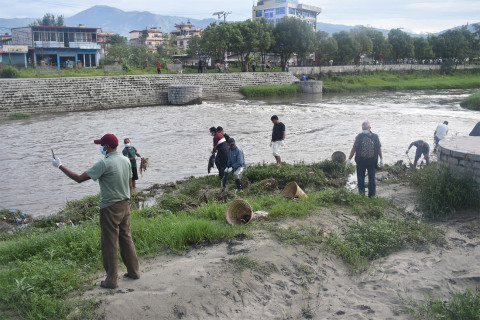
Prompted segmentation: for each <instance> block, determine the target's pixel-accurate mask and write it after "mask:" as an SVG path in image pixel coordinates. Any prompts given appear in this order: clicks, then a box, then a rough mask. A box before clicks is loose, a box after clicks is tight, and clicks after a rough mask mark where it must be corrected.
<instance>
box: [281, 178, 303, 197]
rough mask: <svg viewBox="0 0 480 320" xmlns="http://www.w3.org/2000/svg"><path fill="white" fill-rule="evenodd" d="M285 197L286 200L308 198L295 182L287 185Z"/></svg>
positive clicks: (284, 192) (284, 191)
mask: <svg viewBox="0 0 480 320" xmlns="http://www.w3.org/2000/svg"><path fill="white" fill-rule="evenodd" d="M283 196H284V197H286V198H308V196H307V195H306V193H305V192H303V190H302V188H300V187H299V186H298V184H297V183H296V182H295V181H292V182H290V183H289V184H287V185H286V187H285V189H283Z"/></svg>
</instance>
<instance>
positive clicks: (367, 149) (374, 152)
mask: <svg viewBox="0 0 480 320" xmlns="http://www.w3.org/2000/svg"><path fill="white" fill-rule="evenodd" d="M370 129H371V127H370V122H368V121H364V122H363V123H362V133H360V134H359V135H357V137H356V138H355V142H354V144H353V148H352V151H350V156H349V157H348V160H347V163H346V167H347V168H349V167H350V161H351V160H352V158H353V156H354V155H355V162H356V163H357V181H358V192H359V193H360V194H362V195H364V194H365V173H366V172H367V171H368V196H369V197H373V196H375V193H376V185H375V172H376V167H377V162H378V157H379V156H380V167H382V166H383V155H382V145H381V144H380V139H379V138H378V136H377V135H376V134H375V133H373V132H372V131H371V130H370Z"/></svg>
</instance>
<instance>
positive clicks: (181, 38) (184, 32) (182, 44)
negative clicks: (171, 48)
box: [170, 21, 203, 52]
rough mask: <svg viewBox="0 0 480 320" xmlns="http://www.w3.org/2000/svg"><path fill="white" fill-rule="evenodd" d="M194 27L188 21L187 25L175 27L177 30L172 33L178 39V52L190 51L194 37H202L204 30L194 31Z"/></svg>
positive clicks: (182, 24)
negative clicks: (189, 45)
mask: <svg viewBox="0 0 480 320" xmlns="http://www.w3.org/2000/svg"><path fill="white" fill-rule="evenodd" d="M194 27H195V26H194V25H193V24H192V23H191V22H190V21H188V22H187V23H183V22H182V23H179V24H176V25H175V28H177V30H175V31H172V32H170V34H171V35H174V36H176V37H177V50H178V51H179V52H184V51H185V50H187V49H188V42H189V41H190V38H192V37H193V36H194V35H200V33H202V30H203V29H194Z"/></svg>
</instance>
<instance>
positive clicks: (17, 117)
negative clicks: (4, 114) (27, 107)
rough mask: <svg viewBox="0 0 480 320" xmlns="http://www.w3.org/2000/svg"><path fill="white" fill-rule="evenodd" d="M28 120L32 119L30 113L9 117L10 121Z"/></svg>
mask: <svg viewBox="0 0 480 320" xmlns="http://www.w3.org/2000/svg"><path fill="white" fill-rule="evenodd" d="M27 118H30V115H29V114H28V113H11V114H9V115H8V119H10V120H20V119H27Z"/></svg>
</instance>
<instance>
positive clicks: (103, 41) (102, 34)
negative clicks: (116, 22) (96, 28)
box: [97, 32, 115, 57]
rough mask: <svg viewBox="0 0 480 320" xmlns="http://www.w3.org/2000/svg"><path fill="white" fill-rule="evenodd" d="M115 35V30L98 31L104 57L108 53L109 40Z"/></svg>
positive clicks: (98, 40)
mask: <svg viewBox="0 0 480 320" xmlns="http://www.w3.org/2000/svg"><path fill="white" fill-rule="evenodd" d="M113 35H115V33H113V32H97V43H98V44H99V45H100V48H101V49H100V56H102V57H104V56H105V55H106V53H107V48H108V44H107V40H108V38H110V37H111V36H113Z"/></svg>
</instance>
